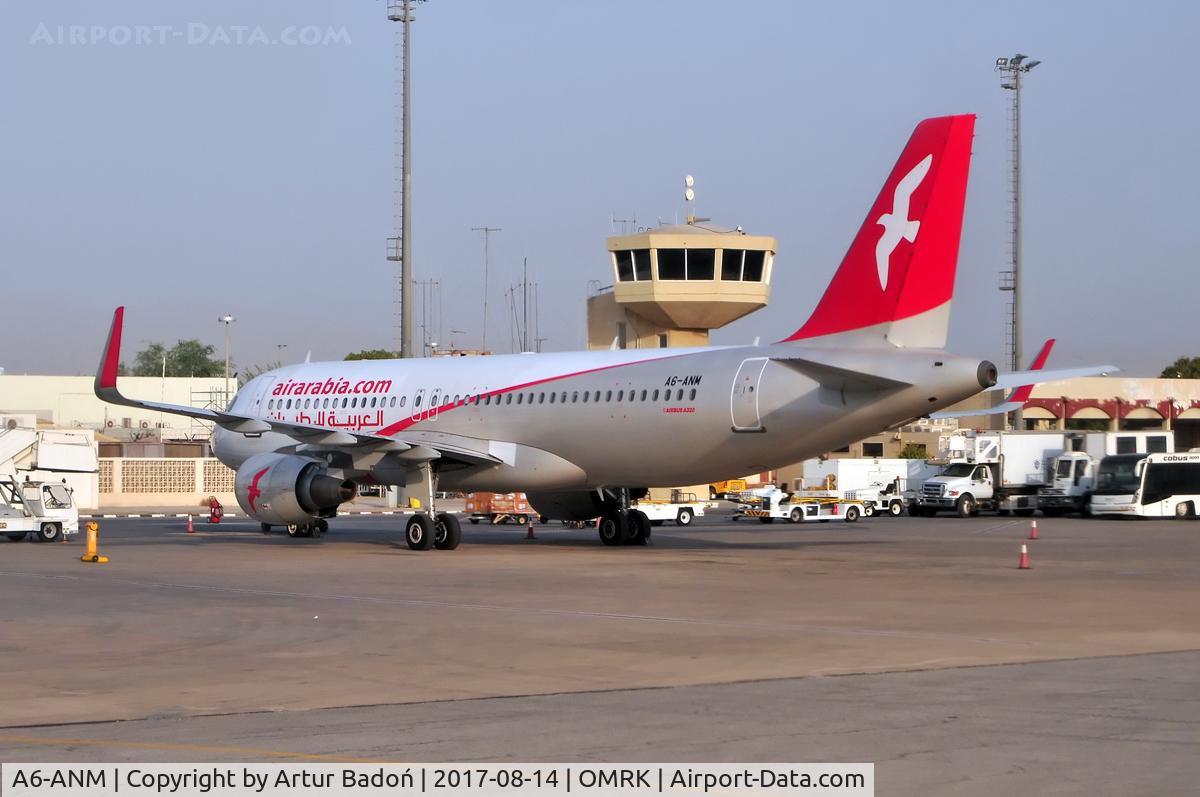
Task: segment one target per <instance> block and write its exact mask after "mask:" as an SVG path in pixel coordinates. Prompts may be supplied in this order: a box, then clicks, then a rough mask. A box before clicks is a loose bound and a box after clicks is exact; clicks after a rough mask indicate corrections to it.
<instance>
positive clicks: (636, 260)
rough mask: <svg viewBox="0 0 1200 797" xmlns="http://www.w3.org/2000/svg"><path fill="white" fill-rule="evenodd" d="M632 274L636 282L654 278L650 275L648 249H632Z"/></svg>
mask: <svg viewBox="0 0 1200 797" xmlns="http://www.w3.org/2000/svg"><path fill="white" fill-rule="evenodd" d="M633 275H634V277H635V278H636V279H637V281H638V282H649V281H650V280H652V279H654V278H653V277H652V276H651V275H650V250H649V249H635V250H633Z"/></svg>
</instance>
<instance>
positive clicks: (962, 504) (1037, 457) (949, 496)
mask: <svg viewBox="0 0 1200 797" xmlns="http://www.w3.org/2000/svg"><path fill="white" fill-rule="evenodd" d="M1066 436H1067V433H1066V432H958V433H955V434H954V435H951V436H950V437H949V438H948V439H947V440H946V444H947V446H946V447H947V449H948V451H949V457H948V458H949V463H948V464H947V465H946V467H945V468H944V469H943V470H942V472H941V473H940V474H939V475H937V476H934V477H933V478H931V479H927V480H926V481H925V483H924V484H922V485H921V489H920V491H919V492H917V493H916V500H915V502H914V504H913V506H912V507H911V508H910V512H911V513H912V514H914V515H923V516H925V517H933V516H934V515H936V514H937V513H938V512H940V511H946V510H951V511H953V512H955V513H956V514H958V516H959V517H970V516H972V515H975V514H978V512H979V510H980V509H994V510H996V511H998V512H1000V513H1001V514H1007V513H1008V512H1009V511H1012V512H1015V513H1016V514H1018V515H1025V516H1028V515H1032V514H1033V512H1034V510H1035V509H1036V508H1037V491H1038V489H1039V488H1041V487H1043V486H1045V485H1046V484H1047V483H1048V481H1049V479H1048V476H1047V467H1046V466H1047V463H1048V462H1049V461H1050V460H1051V459H1052V458H1053V457H1056V456H1058V455H1059V454H1061V453H1062V452H1063V451H1064V450H1066V449H1067V442H1066V441H1067V437H1066Z"/></svg>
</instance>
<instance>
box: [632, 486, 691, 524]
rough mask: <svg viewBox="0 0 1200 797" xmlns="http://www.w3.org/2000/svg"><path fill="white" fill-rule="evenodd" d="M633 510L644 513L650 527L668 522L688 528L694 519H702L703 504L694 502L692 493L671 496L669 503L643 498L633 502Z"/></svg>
mask: <svg viewBox="0 0 1200 797" xmlns="http://www.w3.org/2000/svg"><path fill="white" fill-rule="evenodd" d="M633 508H634V509H638V510H641V511H642V512H644V513H645V515H646V517H648V518H649V519H650V525H651V526H661V525H662V524H663V523H665V522H667V521H668V520H671V521H674V522H675V525H677V526H690V525H691V523H692V521H693V520H695V519H696V518H698V517H704V508H705V502H704V501H698V500H696V496H695V495H694V494H692V493H684V494H682V495H679V494H673V495H672V497H671V500H669V501H657V500H651V499H648V498H643V499H641V500H638V501H635V502H634V503H633Z"/></svg>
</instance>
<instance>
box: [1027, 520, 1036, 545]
mask: <svg viewBox="0 0 1200 797" xmlns="http://www.w3.org/2000/svg"><path fill="white" fill-rule="evenodd" d="M1037 538H1038V536H1037V521H1036V520H1035V521H1033V525H1032V526H1030V527H1029V539H1031V540H1036V539H1037Z"/></svg>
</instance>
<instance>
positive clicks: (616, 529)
mask: <svg viewBox="0 0 1200 797" xmlns="http://www.w3.org/2000/svg"><path fill="white" fill-rule="evenodd" d="M599 532H600V542H602V543H604V544H605V545H624V544H625V542H626V541H627V540H628V539H629V518H628V517H627V516H626V515H625V514H624V513H622V512H617V511H608V512H605V513H604V514H603V515H601V516H600V529H599Z"/></svg>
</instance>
